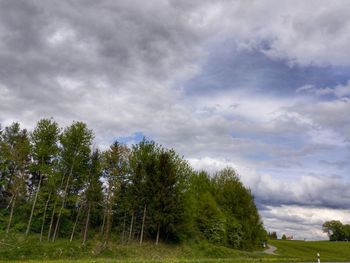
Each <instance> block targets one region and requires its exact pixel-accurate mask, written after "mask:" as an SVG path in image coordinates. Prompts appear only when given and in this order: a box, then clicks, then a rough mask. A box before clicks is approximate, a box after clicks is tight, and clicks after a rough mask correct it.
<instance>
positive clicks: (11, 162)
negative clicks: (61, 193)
mask: <svg viewBox="0 0 350 263" xmlns="http://www.w3.org/2000/svg"><path fill="white" fill-rule="evenodd" d="M1 150H2V151H3V154H4V156H5V157H4V159H5V162H6V163H7V170H8V174H9V179H8V190H9V193H10V194H11V198H10V201H9V204H8V206H10V214H9V218H8V222H7V227H6V233H8V232H9V230H10V227H11V224H12V219H13V214H14V210H15V207H16V202H17V201H18V200H19V199H20V198H21V197H22V198H24V196H25V191H26V189H25V187H26V186H25V183H26V180H27V179H28V177H29V176H28V167H29V160H30V159H29V154H30V142H29V137H28V133H27V130H26V129H23V130H22V129H21V128H20V125H19V123H13V124H12V125H10V126H9V127H6V128H5V132H4V135H3V146H2V149H1Z"/></svg>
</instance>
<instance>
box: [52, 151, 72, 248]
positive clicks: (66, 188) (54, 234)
mask: <svg viewBox="0 0 350 263" xmlns="http://www.w3.org/2000/svg"><path fill="white" fill-rule="evenodd" d="M74 159H75V158H74ZM74 159H73V162H72V166H71V168H70V171H69V175H68V178H67V182H66V186H65V188H64V194H63V200H62V205H61V208H60V211H59V213H58V217H57V221H56V226H55V231H54V233H53V237H52V242H55V239H56V237H57V231H58V226H59V224H60V219H61V215H62V211H63V208H64V206H65V204H66V197H67V191H68V187H69V181H70V178H71V177H72V174H73V167H74Z"/></svg>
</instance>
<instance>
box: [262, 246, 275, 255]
mask: <svg viewBox="0 0 350 263" xmlns="http://www.w3.org/2000/svg"><path fill="white" fill-rule="evenodd" d="M267 247H268V249H266V250H264V253H266V254H269V255H277V254H276V253H275V251H276V250H277V247H274V246H272V245H267Z"/></svg>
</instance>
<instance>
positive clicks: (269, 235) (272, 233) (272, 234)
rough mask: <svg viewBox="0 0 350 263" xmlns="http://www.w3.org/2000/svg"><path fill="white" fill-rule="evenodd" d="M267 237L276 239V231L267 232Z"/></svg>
mask: <svg viewBox="0 0 350 263" xmlns="http://www.w3.org/2000/svg"><path fill="white" fill-rule="evenodd" d="M268 238H270V239H277V233H276V232H275V231H273V232H271V233H270V232H269V233H268Z"/></svg>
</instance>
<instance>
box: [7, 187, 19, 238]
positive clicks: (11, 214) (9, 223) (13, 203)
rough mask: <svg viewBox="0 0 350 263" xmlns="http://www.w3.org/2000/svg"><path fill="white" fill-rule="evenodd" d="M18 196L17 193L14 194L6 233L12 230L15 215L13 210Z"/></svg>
mask: <svg viewBox="0 0 350 263" xmlns="http://www.w3.org/2000/svg"><path fill="white" fill-rule="evenodd" d="M16 197H17V193H15V194H14V197H13V199H12V204H11V211H10V217H9V221H8V223H7V228H6V234H8V233H9V231H10V227H11V223H12V217H13V210H14V208H15V203H16Z"/></svg>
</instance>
